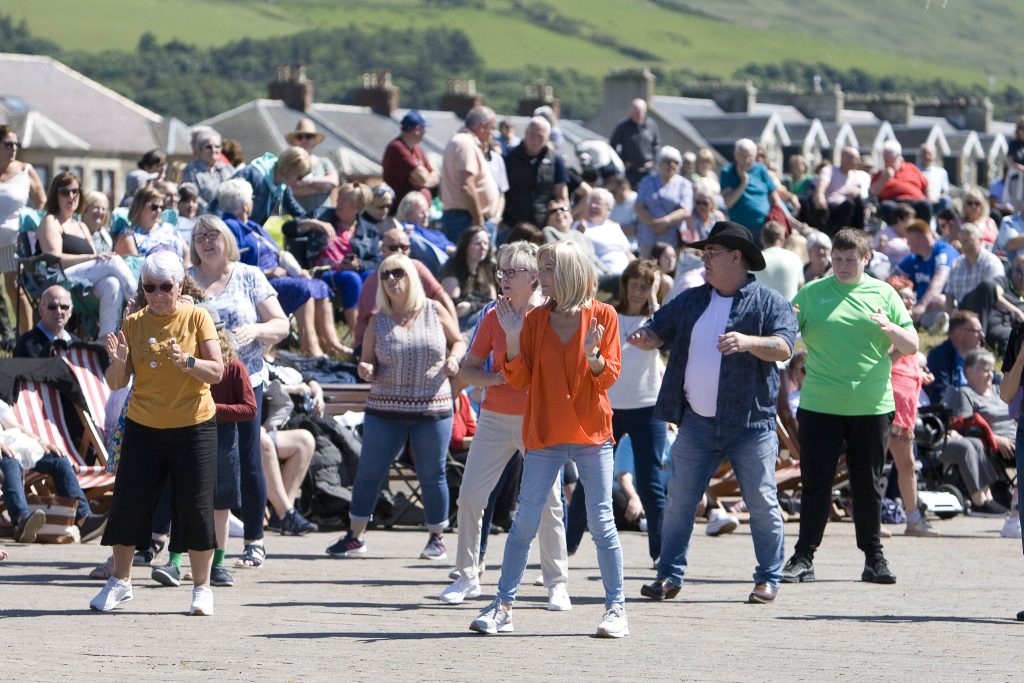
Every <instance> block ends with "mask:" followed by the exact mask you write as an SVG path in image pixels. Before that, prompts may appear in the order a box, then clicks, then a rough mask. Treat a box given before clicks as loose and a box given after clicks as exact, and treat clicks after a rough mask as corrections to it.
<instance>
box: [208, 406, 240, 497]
mask: <svg viewBox="0 0 1024 683" xmlns="http://www.w3.org/2000/svg"><path fill="white" fill-rule="evenodd" d="M241 504H242V473H241V470H240V469H239V464H238V424H237V423H235V422H219V421H218V422H217V486H216V488H214V490H213V509H214V510H231V509H234V508H237V507H238V506H240V505H241Z"/></svg>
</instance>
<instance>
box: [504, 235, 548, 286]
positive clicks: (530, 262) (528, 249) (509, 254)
mask: <svg viewBox="0 0 1024 683" xmlns="http://www.w3.org/2000/svg"><path fill="white" fill-rule="evenodd" d="M538 250H539V247H538V246H537V245H536V244H534V243H532V242H526V241H523V240H520V241H518V242H509V243H508V244H503V245H501V246H500V247H498V255H497V258H496V259H495V263H497V264H498V267H499V268H525V269H526V272H528V273H530V274H531V275H533V276H534V277H536V276H537V251H538Z"/></svg>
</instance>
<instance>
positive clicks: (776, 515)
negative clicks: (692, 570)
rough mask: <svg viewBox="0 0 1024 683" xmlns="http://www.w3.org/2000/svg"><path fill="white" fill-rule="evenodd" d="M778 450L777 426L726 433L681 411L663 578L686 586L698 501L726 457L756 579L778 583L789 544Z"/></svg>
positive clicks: (665, 522) (708, 420)
mask: <svg viewBox="0 0 1024 683" xmlns="http://www.w3.org/2000/svg"><path fill="white" fill-rule="evenodd" d="M778 454H779V440H778V437H777V436H776V435H775V431H774V430H764V429H743V430H731V431H729V432H724V433H723V432H721V431H720V430H719V429H718V426H717V425H716V423H715V420H714V418H706V417H701V416H700V415H698V414H697V413H695V412H693V411H688V412H686V413H685V414H684V415H683V419H682V422H681V423H680V424H679V436H678V437H677V438H676V441H675V443H674V444H673V445H672V478H671V479H670V480H669V483H668V506H667V507H666V508H665V518H664V520H663V521H662V527H661V560H660V561H659V562H658V577H659V578H662V579H667V580H668V581H670V582H672V583H673V584H675V585H677V586H681V585H682V583H683V574H684V573H685V572H686V553H687V550H688V549H689V546H690V536H691V535H692V533H693V522H694V518H695V517H696V509H697V503H698V502H700V499H701V497H702V496H703V495H704V491H705V490H707V488H708V482H710V481H711V477H712V476H713V475H714V474H715V471H716V470H718V467H719V465H721V464H722V460H723V459H725V458H729V463H730V464H731V465H732V469H733V471H734V472H735V473H736V481H737V483H738V484H739V485H740V493H741V494H742V496H743V502H744V503H745V504H746V506H747V510H748V511H749V512H750V535H751V537H752V538H753V541H754V556H755V557H756V558H757V567H755V569H754V582H755V583H768V584H771V585H773V586H777V585H779V582H780V581H781V580H782V561H783V559H784V553H785V548H784V545H783V529H782V513H781V512H780V511H779V501H778V496H777V489H776V484H775V461H776V459H777V458H778Z"/></svg>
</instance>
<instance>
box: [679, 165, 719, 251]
mask: <svg viewBox="0 0 1024 683" xmlns="http://www.w3.org/2000/svg"><path fill="white" fill-rule="evenodd" d="M699 161H700V159H699V158H698V162H699ZM724 220H725V214H724V213H722V212H721V211H719V210H718V207H717V206H715V199H714V197H713V196H712V195H710V194H705V193H703V192H701V191H699V190H698V191H697V192H696V194H695V195H694V197H693V213H692V214H690V215H689V216H687V218H686V222H684V223H683V227H682V231H681V233H680V237H681V238H682V241H683V242H684V243H686V244H688V243H690V242H699V241H700V240H706V239H707V238H708V234H709V233H710V232H711V228H713V227H715V223H717V222H718V221H724Z"/></svg>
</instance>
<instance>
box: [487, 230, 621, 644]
mask: <svg viewBox="0 0 1024 683" xmlns="http://www.w3.org/2000/svg"><path fill="white" fill-rule="evenodd" d="M537 264H538V267H539V273H538V278H539V280H540V286H541V293H542V294H544V295H546V296H547V297H549V301H548V303H547V304H545V305H543V306H538V307H537V308H534V309H533V310H532V311H530V312H529V314H527V313H526V308H525V307H521V308H518V309H517V308H516V307H515V306H514V305H513V304H512V302H511V300H510V299H509V298H508V297H506V296H502V297H500V298H499V299H498V303H497V306H496V310H497V315H498V321H499V322H500V323H501V327H502V329H504V330H505V343H506V346H507V350H506V352H505V358H504V359H503V360H504V363H503V367H502V371H503V373H504V375H505V379H506V380H507V381H508V383H509V384H510V385H511V386H513V387H518V388H524V389H526V388H528V389H529V394H528V395H527V399H526V414H525V416H524V418H523V444H524V445H525V446H526V457H525V459H524V464H523V478H522V483H521V485H520V490H519V510H518V511H517V512H516V519H515V523H514V524H513V525H512V530H511V531H510V532H509V537H508V540H507V541H506V543H505V557H504V559H503V561H502V565H501V578H500V579H499V580H498V595H497V597H496V598H495V599H494V602H492V603H491V604H490V605H489V606H488V607H486V608H485V609H484V610H483V612H481V613H480V616H479V617H477V619H476V620H474V621H473V623H472V624H471V625H470V629H471V630H473V631H477V632H479V633H507V632H510V631H512V630H513V627H512V615H511V609H512V603H513V602H514V601H515V598H516V591H517V589H518V587H519V582H520V581H521V580H522V578H523V572H524V571H525V569H526V561H527V557H528V555H529V552H530V543H531V542H532V541H533V538H534V536H536V535H537V529H538V527H539V525H540V517H541V511H542V509H543V507H544V504H545V501H546V500H547V497H548V491H549V490H550V489H551V486H552V484H553V483H554V481H555V478H556V477H558V476H559V472H560V471H561V469H562V467H563V466H564V465H565V464H566V462H567V461H568V460H569V459H572V460H573V461H574V462H575V463H576V467H577V469H578V470H579V475H580V481H582V482H583V485H584V486H585V487H586V489H587V522H588V523H589V526H590V530H591V536H593V538H594V543H595V544H596V545H597V560H598V565H599V566H600V568H601V579H602V582H603V583H604V591H605V613H604V616H603V617H602V619H601V622H600V624H599V625H598V628H597V635H598V637H611V638H619V637H622V636H625V635H628V634H629V629H628V627H627V623H626V613H625V609H624V602H625V598H624V597H623V593H622V549H621V546H620V545H619V534H618V532H617V531H616V529H615V518H614V515H613V514H612V408H611V404H610V402H609V400H608V388H609V387H610V386H611V385H612V384H614V383H615V380H616V379H617V378H618V376H619V368H620V348H619V329H618V327H619V323H618V318H617V316H616V314H615V309H613V308H612V307H611V306H608V305H607V304H603V303H601V302H599V301H596V300H595V299H594V298H593V293H594V291H595V289H596V278H595V275H594V270H593V268H592V267H591V266H590V262H589V261H588V259H587V257H586V255H585V254H584V253H583V250H582V249H580V247H579V246H577V245H576V244H575V243H573V242H567V241H566V242H556V243H554V244H548V245H545V246H543V247H541V249H540V251H539V252H538V255H537Z"/></svg>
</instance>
